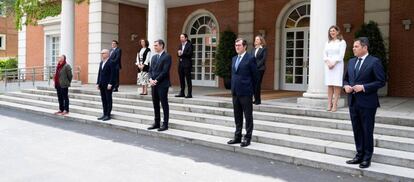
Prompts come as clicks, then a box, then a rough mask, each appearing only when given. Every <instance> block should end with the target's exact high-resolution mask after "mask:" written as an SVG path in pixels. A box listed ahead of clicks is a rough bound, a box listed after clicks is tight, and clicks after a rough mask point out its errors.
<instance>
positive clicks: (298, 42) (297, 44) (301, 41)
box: [296, 40, 303, 48]
mask: <svg viewBox="0 0 414 182" xmlns="http://www.w3.org/2000/svg"><path fill="white" fill-rule="evenodd" d="M296 48H303V40H298V41H296Z"/></svg>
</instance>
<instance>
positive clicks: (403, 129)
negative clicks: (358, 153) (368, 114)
mask: <svg viewBox="0 0 414 182" xmlns="http://www.w3.org/2000/svg"><path fill="white" fill-rule="evenodd" d="M23 92H25V93H29V94H37V95H48V96H54V97H56V93H55V92H54V91H44V90H25V91H23ZM11 94H20V93H11ZM28 97H30V98H31V97H33V96H32V95H30V96H26V98H28ZM69 97H71V98H75V99H82V100H89V101H97V102H100V100H101V98H100V96H96V95H84V94H70V95H69ZM113 102H114V103H115V104H123V105H131V106H143V107H148V108H152V101H147V100H140V99H124V98H114V99H113ZM170 109H171V110H178V111H186V112H193V113H203V114H214V115H221V116H230V117H232V116H233V109H229V108H220V107H211V106H199V105H191V104H179V103H170ZM253 115H254V119H255V122H256V121H258V120H265V121H274V122H277V123H290V124H297V125H305V126H314V127H324V128H331V129H340V130H348V131H351V130H352V125H351V121H349V120H339V119H328V118H316V117H308V116H295V115H287V114H279V113H268V112H261V111H255V112H253ZM232 120H233V119H232ZM231 123H233V121H231ZM256 129H259V130H262V128H256ZM266 129H268V128H266V127H265V128H263V130H266ZM268 131H272V130H268ZM374 132H375V133H376V134H380V135H390V136H398V137H409V138H414V127H407V126H396V125H388V124H376V128H375V130H374ZM333 137H336V136H333ZM348 140H349V141H351V142H352V141H353V138H352V136H351V138H348Z"/></svg>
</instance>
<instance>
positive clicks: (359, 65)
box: [355, 58, 362, 77]
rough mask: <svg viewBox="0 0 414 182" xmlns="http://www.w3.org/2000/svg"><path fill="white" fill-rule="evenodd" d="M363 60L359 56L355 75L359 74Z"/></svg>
mask: <svg viewBox="0 0 414 182" xmlns="http://www.w3.org/2000/svg"><path fill="white" fill-rule="evenodd" d="M361 62H362V58H358V61H357V65H356V67H355V77H357V76H358V73H359V69H360V67H361Z"/></svg>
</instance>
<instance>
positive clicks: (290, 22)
mask: <svg viewBox="0 0 414 182" xmlns="http://www.w3.org/2000/svg"><path fill="white" fill-rule="evenodd" d="M295 24H296V22H295V21H293V20H291V19H287V20H286V25H285V28H293V27H295Z"/></svg>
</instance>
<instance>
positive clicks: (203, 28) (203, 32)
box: [198, 26, 207, 34]
mask: <svg viewBox="0 0 414 182" xmlns="http://www.w3.org/2000/svg"><path fill="white" fill-rule="evenodd" d="M206 32H207V30H206V27H205V26H203V27H201V28H200V29H198V34H206Z"/></svg>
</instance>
